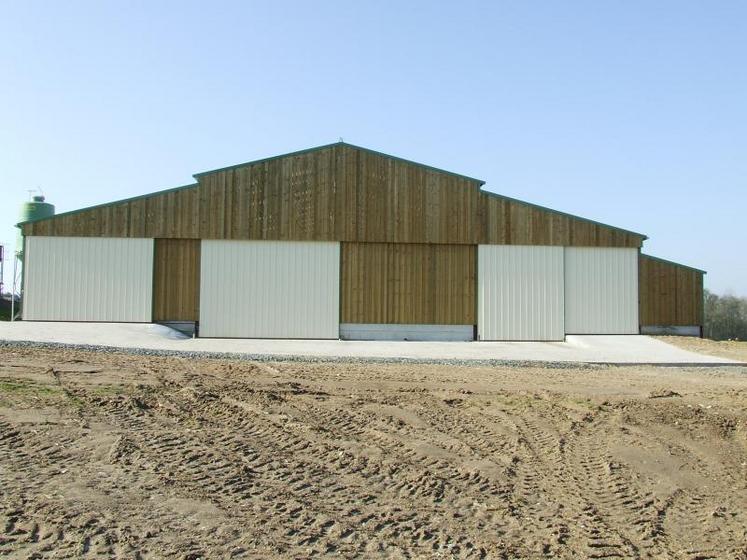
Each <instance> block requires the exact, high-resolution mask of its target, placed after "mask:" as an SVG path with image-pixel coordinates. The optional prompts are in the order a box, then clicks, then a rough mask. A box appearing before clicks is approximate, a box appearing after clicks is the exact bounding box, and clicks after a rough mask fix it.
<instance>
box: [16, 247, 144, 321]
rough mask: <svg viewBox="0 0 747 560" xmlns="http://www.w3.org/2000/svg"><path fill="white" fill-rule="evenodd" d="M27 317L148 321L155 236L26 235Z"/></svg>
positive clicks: (24, 312)
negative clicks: (133, 237)
mask: <svg viewBox="0 0 747 560" xmlns="http://www.w3.org/2000/svg"><path fill="white" fill-rule="evenodd" d="M25 267H26V269H25V271H24V284H25V286H24V301H23V318H24V319H25V320H27V321H112V322H131V323H133V322H150V321H151V317H152V312H151V306H152V301H153V240H152V239H131V238H130V239H124V238H106V237H35V236H32V237H27V238H26V257H25Z"/></svg>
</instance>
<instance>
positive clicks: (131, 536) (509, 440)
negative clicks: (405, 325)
mask: <svg viewBox="0 0 747 560" xmlns="http://www.w3.org/2000/svg"><path fill="white" fill-rule="evenodd" d="M0 556H8V557H11V558H48V557H61V558H79V557H88V556H90V557H100V558H111V557H121V558H191V559H196V558H228V557H238V558H309V557H333V556H339V557H344V558H352V557H362V558H371V557H376V558H378V557H390V558H592V557H593V558H692V559H695V558H701V559H704V558H747V368H690V367H689V368H654V367H604V366H594V367H575V368H574V367H570V368H569V367H565V368H535V367H532V368H529V367H514V368H511V367H501V368H487V367H466V366H462V367H457V366H446V365H412V364H410V365H404V364H400V365H381V364H349V363H347V364H346V363H338V364H309V363H290V362H285V363H270V364H263V363H252V362H239V361H227V360H187V359H183V358H174V357H171V358H155V357H144V356H134V355H127V354H116V353H115V354H111V353H109V354H106V353H95V352H85V351H78V350H76V351H72V350H42V349H34V348H0Z"/></svg>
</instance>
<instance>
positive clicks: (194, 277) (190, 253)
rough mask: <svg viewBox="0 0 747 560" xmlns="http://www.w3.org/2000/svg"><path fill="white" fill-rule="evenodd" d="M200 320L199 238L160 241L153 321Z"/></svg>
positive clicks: (156, 256)
mask: <svg viewBox="0 0 747 560" xmlns="http://www.w3.org/2000/svg"><path fill="white" fill-rule="evenodd" d="M199 318H200V241H199V239H156V240H155V252H154V258H153V320H154V321H198V320H199Z"/></svg>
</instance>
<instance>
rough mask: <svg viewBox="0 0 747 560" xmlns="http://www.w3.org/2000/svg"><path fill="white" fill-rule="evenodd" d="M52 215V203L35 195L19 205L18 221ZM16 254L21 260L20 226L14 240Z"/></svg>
mask: <svg viewBox="0 0 747 560" xmlns="http://www.w3.org/2000/svg"><path fill="white" fill-rule="evenodd" d="M50 216H54V204H50V203H49V202H44V196H43V195H37V196H33V197H31V200H30V201H28V202H24V203H23V204H22V205H21V215H20V220H19V221H20V222H28V221H29V220H39V219H41V218H48V217H50ZM16 254H17V255H18V258H19V259H21V260H23V233H22V232H21V228H18V239H17V240H16Z"/></svg>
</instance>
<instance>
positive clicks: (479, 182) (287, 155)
mask: <svg viewBox="0 0 747 560" xmlns="http://www.w3.org/2000/svg"><path fill="white" fill-rule="evenodd" d="M337 146H344V147H346V148H350V149H352V150H357V151H361V152H365V153H368V154H372V155H375V156H378V157H381V158H386V159H390V160H392V161H396V162H401V163H406V164H409V165H414V166H417V167H420V168H422V169H426V170H431V171H434V172H437V173H442V174H445V175H450V176H453V177H458V178H460V179H465V180H467V181H470V182H473V183H475V184H476V185H477V187H478V190H479V192H480V193H482V194H485V195H487V196H490V197H494V198H499V199H502V200H506V201H509V202H512V203H516V204H521V205H524V206H528V207H531V208H535V209H537V210H541V211H543V212H548V213H552V214H555V215H559V216H564V217H567V218H571V219H574V220H580V221H583V222H587V223H590V224H594V225H597V226H602V227H606V228H610V229H614V230H617V231H621V232H623V233H626V234H631V235H634V236H637V237H640V238H641V239H642V240H645V239H648V237H647V236H646V235H644V234H642V233H638V232H635V231H632V230H627V229H624V228H620V227H617V226H613V225H610V224H605V223H602V222H597V221H594V220H591V219H589V218H584V217H582V216H577V215H575V214H570V213H567V212H561V211H559V210H554V209H552V208H547V207H544V206H540V205H538V204H533V203H531V202H527V201H524V200H520V199H516V198H512V197H509V196H506V195H503V194H499V193H495V192H491V191H487V190H484V189H483V188H481V187H482V186H483V185H485V181H483V180H481V179H476V178H474V177H470V176H467V175H461V174H459V173H454V172H452V171H447V170H445V169H440V168H438V167H433V166H430V165H425V164H422V163H418V162H415V161H412V160H408V159H404V158H400V157H397V156H393V155H390V154H385V153H382V152H378V151H376V150H371V149H369V148H364V147H361V146H356V145H354V144H349V143H347V142H342V141H340V142H334V143H331V144H325V145H322V146H316V147H313V148H307V149H304V150H298V151H295V152H289V153H285V154H280V155H276V156H271V157H267V158H262V159H257V160H252V161H249V162H245V163H240V164H236V165H231V166H227V167H221V168H218V169H212V170H209V171H202V172H200V173H196V174H194V175H193V177H195V178H196V179H199V178H201V177H204V176H208V175H211V174H214V173H220V172H222V171H229V170H233V169H240V168H243V167H248V166H251V165H256V164H261V163H264V162H268V161H275V160H279V159H283V158H290V157H294V156H300V155H304V154H308V153H312V152H317V151H321V150H325V149H330V148H334V147H337ZM198 186H199V183H193V184H189V185H184V186H180V187H175V188H171V189H165V190H161V191H155V192H151V193H147V194H143V195H139V196H135V197H130V198H125V199H121V200H115V201H111V202H107V203H103V204H96V205H93V206H88V207H85V208H79V209H76V210H70V211H68V212H62V213H60V214H55V215H54V216H48V217H45V218H37V219H35V220H27V221H25V222H19V223H18V224H16V225H17V226H23V225H24V224H28V223H32V222H37V221H44V220H51V219H55V218H59V217H63V216H68V215H71V214H79V213H82V212H86V211H89V210H94V209H97V208H102V207H107V206H114V205H118V204H123V203H127V202H132V201H136V200H140V199H146V198H151V197H156V196H159V195H164V194H167V193H170V192H174V191H181V190H185V189H192V188H196V187H198ZM675 264H676V263H675ZM696 270H697V269H696Z"/></svg>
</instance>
